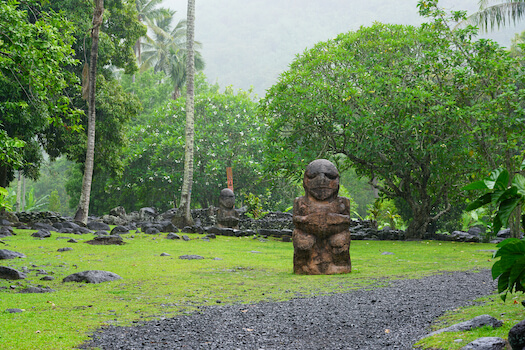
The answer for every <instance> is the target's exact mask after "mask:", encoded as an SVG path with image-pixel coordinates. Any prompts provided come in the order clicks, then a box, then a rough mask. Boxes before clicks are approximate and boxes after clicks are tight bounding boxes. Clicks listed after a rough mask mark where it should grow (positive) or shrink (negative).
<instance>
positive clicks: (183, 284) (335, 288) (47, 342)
mask: <svg viewBox="0 0 525 350" xmlns="http://www.w3.org/2000/svg"><path fill="white" fill-rule="evenodd" d="M33 232H34V231H33V230H17V231H16V233H17V235H16V236H13V237H6V238H3V239H2V241H3V242H5V243H6V244H5V245H4V244H2V245H1V247H0V248H1V249H9V250H14V251H17V252H21V253H24V254H25V255H26V256H27V257H26V258H23V259H10V260H2V261H1V263H0V264H1V265H3V266H10V267H14V268H17V269H22V268H23V267H26V268H27V269H29V270H30V271H29V273H28V278H27V279H25V280H20V281H8V280H0V288H1V287H6V288H5V289H1V290H0V344H2V346H1V348H2V349H70V348H74V347H75V346H77V345H79V344H81V343H82V342H83V341H85V340H86V339H87V337H88V335H89V334H90V333H91V332H93V331H94V330H95V329H96V328H98V327H100V326H102V325H105V324H114V325H131V324H133V323H136V322H137V321H141V320H149V319H155V318H156V319H159V318H165V317H171V316H175V315H180V314H184V313H190V312H192V311H194V310H196V309H197V308H198V307H201V306H204V305H216V304H218V303H256V302H261V301H278V300H287V299H291V298H295V297H307V296H314V295H321V294H327V293H340V292H345V291H349V290H352V289H355V288H361V287H366V286H370V285H374V286H377V285H380V284H383V283H384V281H385V279H400V278H417V277H421V276H424V275H430V274H436V273H440V272H441V271H457V270H477V269H488V268H490V267H491V266H492V261H491V260H492V258H491V256H492V252H491V250H494V249H495V245H493V244H469V243H452V242H435V241H421V242H393V241H353V242H352V245H351V249H350V254H351V257H352V267H353V271H352V273H351V274H347V275H332V276H298V275H294V274H293V273H292V257H293V246H292V244H291V243H285V242H282V241H278V240H274V239H268V240H264V241H260V240H259V239H252V238H251V237H243V238H236V237H225V236H218V237H217V239H212V240H211V241H210V242H207V241H205V240H202V239H199V238H202V237H203V236H202V235H197V234H188V236H189V237H190V238H191V240H190V241H187V242H186V241H183V240H169V239H166V238H165V236H166V234H160V235H154V236H152V235H146V234H142V233H132V234H128V235H125V236H124V237H125V241H126V242H127V243H126V244H125V245H122V246H94V245H89V244H85V243H83V242H85V241H86V240H89V239H92V238H93V235H91V234H88V235H68V234H60V233H54V232H53V233H52V237H51V238H46V239H35V238H33V237H31V233H33ZM59 237H67V238H75V239H77V240H79V243H68V242H67V239H62V238H61V239H59ZM132 237H133V238H132ZM64 247H72V248H73V250H71V251H65V252H58V251H57V250H58V249H59V248H64ZM384 252H388V253H393V254H382V253H384ZM161 253H168V254H169V256H161ZM190 254H194V255H201V256H203V257H204V258H205V259H202V260H182V259H179V256H181V255H190ZM38 270H45V271H46V272H47V273H49V275H51V276H53V277H55V279H54V280H52V281H42V280H40V278H41V277H42V276H44V275H37V272H38ZM84 270H106V271H111V272H114V273H116V274H118V275H120V276H121V277H122V279H121V280H117V281H112V282H105V283H100V284H85V283H62V279H63V278H64V277H65V276H67V275H69V274H71V273H75V272H79V271H84ZM29 285H33V286H36V285H42V286H46V287H50V288H53V289H55V290H56V292H54V293H43V294H21V293H16V291H17V290H19V289H21V288H24V287H26V286H29ZM11 286H14V287H15V288H14V289H12V288H11ZM491 303H492V304H491ZM491 303H489V304H486V305H480V306H479V307H478V308H479V309H480V310H481V309H482V308H485V307H489V306H487V305H493V306H492V307H493V308H494V310H495V311H494V314H495V315H496V316H498V317H500V314H501V313H504V312H505V315H504V317H505V318H511V316H510V314H511V311H507V308H512V310H514V309H517V308H516V307H514V304H512V303H509V302H508V301H507V304H503V303H502V302H501V301H500V300H499V299H497V297H496V300H495V301H492V302H491ZM520 307H521V306H520ZM11 308H20V309H24V310H25V311H24V312H22V313H7V312H5V310H6V309H11ZM500 310H505V311H500ZM521 310H522V308H521V309H519V311H520V312H521ZM468 312H470V311H468V310H467V309H466V310H459V311H457V312H456V313H451V314H450V315H448V316H447V317H446V318H445V320H446V321H449V320H450V322H452V321H455V320H456V319H457V320H462V319H463V317H468V316H467V315H468ZM480 312H483V313H487V312H485V311H480ZM472 313H473V314H474V316H476V315H478V314H479V313H478V312H477V311H473V312H472ZM514 319H515V317H514V316H512V320H514ZM507 332H508V330H507ZM465 339H466V338H465ZM432 341H434V340H432ZM436 342H437V340H436ZM431 345H432V346H433V344H431ZM463 345H464V344H463ZM445 348H446V347H444V349H445ZM449 348H450V349H452V348H453V347H449Z"/></svg>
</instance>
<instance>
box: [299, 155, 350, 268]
mask: <svg viewBox="0 0 525 350" xmlns="http://www.w3.org/2000/svg"><path fill="white" fill-rule="evenodd" d="M303 187H304V190H305V195H304V196H302V197H297V198H296V199H295V201H294V206H293V223H294V225H295V229H294V231H293V234H292V241H293V245H294V257H293V263H294V273H296V274H305V275H330V274H338V273H349V272H351V270H352V267H351V262H350V231H349V227H350V201H349V200H348V198H344V197H339V196H338V193H339V172H338V171H337V168H336V167H335V165H333V164H332V163H331V162H330V161H328V160H326V159H317V160H314V161H313V162H311V163H310V164H308V166H307V167H306V170H305V173H304V178H303Z"/></svg>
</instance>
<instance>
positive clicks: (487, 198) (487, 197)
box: [465, 193, 492, 211]
mask: <svg viewBox="0 0 525 350" xmlns="http://www.w3.org/2000/svg"><path fill="white" fill-rule="evenodd" d="M490 202H492V193H486V194H484V195H483V196H481V197H479V198H478V199H476V200H475V201H473V202H470V203H469V205H468V206H467V208H466V209H465V210H466V211H471V210H475V209H478V208H480V207H482V206H484V205H486V204H489V203H490Z"/></svg>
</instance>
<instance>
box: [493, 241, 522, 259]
mask: <svg viewBox="0 0 525 350" xmlns="http://www.w3.org/2000/svg"><path fill="white" fill-rule="evenodd" d="M516 242H521V240H520V239H518V238H507V239H505V240H503V241H501V242H499V243H498V244H496V247H498V248H501V247H503V246H506V245H507V244H511V243H514V244H515V243H516ZM498 251H499V250H498ZM497 253H498V252H496V253H494V258H495V257H496V255H497Z"/></svg>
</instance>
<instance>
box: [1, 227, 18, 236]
mask: <svg viewBox="0 0 525 350" xmlns="http://www.w3.org/2000/svg"><path fill="white" fill-rule="evenodd" d="M13 235H15V233H14V232H13V229H12V228H11V227H10V226H0V237H7V236H13Z"/></svg>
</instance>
